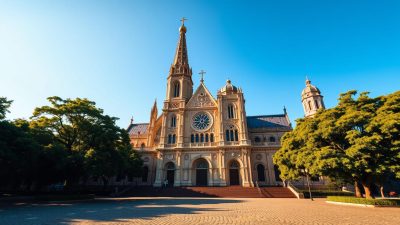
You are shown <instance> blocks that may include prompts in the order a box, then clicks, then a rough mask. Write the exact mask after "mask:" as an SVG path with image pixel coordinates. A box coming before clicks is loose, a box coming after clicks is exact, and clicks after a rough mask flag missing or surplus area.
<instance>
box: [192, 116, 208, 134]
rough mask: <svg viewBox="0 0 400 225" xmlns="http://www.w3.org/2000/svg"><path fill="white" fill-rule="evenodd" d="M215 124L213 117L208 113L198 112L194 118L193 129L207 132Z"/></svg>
mask: <svg viewBox="0 0 400 225" xmlns="http://www.w3.org/2000/svg"><path fill="white" fill-rule="evenodd" d="M212 123H213V120H212V117H211V115H210V114H209V113H207V112H198V113H196V114H195V115H194V116H193V119H192V128H193V129H195V130H196V131H206V130H208V129H210V127H211V125H212Z"/></svg>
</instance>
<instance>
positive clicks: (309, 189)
mask: <svg viewBox="0 0 400 225" xmlns="http://www.w3.org/2000/svg"><path fill="white" fill-rule="evenodd" d="M301 172H303V173H305V174H306V179H307V186H308V193H309V194H310V200H311V201H314V199H313V197H312V195H311V187H310V179H309V176H308V170H307V168H306V169H301Z"/></svg>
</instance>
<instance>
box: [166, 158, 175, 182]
mask: <svg viewBox="0 0 400 225" xmlns="http://www.w3.org/2000/svg"><path fill="white" fill-rule="evenodd" d="M165 168H166V169H167V176H166V179H167V181H168V186H169V187H172V186H174V179H175V164H174V163H173V162H169V163H167V164H166V165H165Z"/></svg>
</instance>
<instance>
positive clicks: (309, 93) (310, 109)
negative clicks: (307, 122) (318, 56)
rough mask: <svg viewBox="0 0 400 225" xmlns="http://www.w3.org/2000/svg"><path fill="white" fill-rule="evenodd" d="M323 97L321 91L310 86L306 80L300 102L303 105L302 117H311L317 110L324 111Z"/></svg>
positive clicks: (309, 82)
mask: <svg viewBox="0 0 400 225" xmlns="http://www.w3.org/2000/svg"><path fill="white" fill-rule="evenodd" d="M323 98H324V96H322V95H321V91H320V90H319V89H318V88H317V87H315V86H314V85H312V84H311V81H310V80H309V79H308V78H306V87H305V88H304V89H303V91H302V92H301V102H302V103H303V108H304V116H305V117H312V116H314V114H315V113H317V111H318V110H319V109H321V108H322V109H325V104H324V99H323Z"/></svg>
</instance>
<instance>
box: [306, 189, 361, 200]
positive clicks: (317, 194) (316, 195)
mask: <svg viewBox="0 0 400 225" xmlns="http://www.w3.org/2000/svg"><path fill="white" fill-rule="evenodd" d="M300 192H301V193H303V195H304V197H305V198H310V196H309V195H310V193H309V192H308V190H301V191H300ZM311 195H312V197H313V198H325V197H327V196H331V195H334V196H354V193H353V192H345V191H330V190H311Z"/></svg>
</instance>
